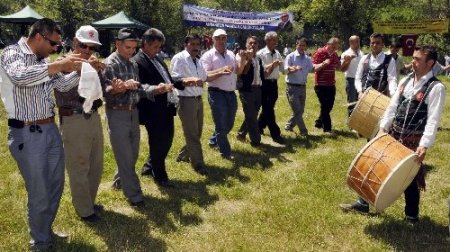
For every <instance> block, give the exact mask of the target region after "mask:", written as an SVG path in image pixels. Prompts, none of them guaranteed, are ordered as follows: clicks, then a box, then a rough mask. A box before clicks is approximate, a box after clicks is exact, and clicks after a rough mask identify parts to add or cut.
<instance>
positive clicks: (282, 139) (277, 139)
mask: <svg viewBox="0 0 450 252" xmlns="http://www.w3.org/2000/svg"><path fill="white" fill-rule="evenodd" d="M273 141H274V142H275V143H278V144H286V141H284V138H282V137H281V136H279V137H275V138H273Z"/></svg>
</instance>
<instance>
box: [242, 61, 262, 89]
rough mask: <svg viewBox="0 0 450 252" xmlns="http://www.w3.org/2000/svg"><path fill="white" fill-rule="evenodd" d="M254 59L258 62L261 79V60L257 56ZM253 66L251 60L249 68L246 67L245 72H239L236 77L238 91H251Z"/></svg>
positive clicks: (253, 74)
mask: <svg viewBox="0 0 450 252" xmlns="http://www.w3.org/2000/svg"><path fill="white" fill-rule="evenodd" d="M256 60H257V61H258V63H259V76H260V78H261V81H262V80H263V78H264V67H263V65H262V61H261V59H260V58H259V57H256ZM254 69H255V66H253V60H252V62H251V65H250V68H249V69H248V72H247V73H245V74H241V76H239V79H238V89H239V91H247V92H250V91H252V83H253V79H254V78H255V73H254Z"/></svg>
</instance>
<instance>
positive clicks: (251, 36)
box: [245, 35, 258, 43]
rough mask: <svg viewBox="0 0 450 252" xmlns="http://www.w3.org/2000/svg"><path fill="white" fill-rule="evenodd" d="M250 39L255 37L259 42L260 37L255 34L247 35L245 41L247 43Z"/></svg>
mask: <svg viewBox="0 0 450 252" xmlns="http://www.w3.org/2000/svg"><path fill="white" fill-rule="evenodd" d="M249 39H253V40H255V41H256V42H257V43H258V37H256V36H253V35H249V36H247V38H246V39H245V43H247V42H248V40H249Z"/></svg>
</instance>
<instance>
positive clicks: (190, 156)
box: [170, 34, 208, 175]
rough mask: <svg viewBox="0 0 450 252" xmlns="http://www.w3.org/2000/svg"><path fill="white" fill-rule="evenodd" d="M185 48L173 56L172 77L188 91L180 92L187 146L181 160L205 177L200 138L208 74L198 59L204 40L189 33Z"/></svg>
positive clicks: (180, 106)
mask: <svg viewBox="0 0 450 252" xmlns="http://www.w3.org/2000/svg"><path fill="white" fill-rule="evenodd" d="M184 45H185V49H184V50H183V51H181V52H179V53H177V54H176V55H175V56H173V58H172V61H171V63H170V65H171V67H170V68H171V70H172V73H171V74H172V78H173V79H174V80H181V81H183V83H184V86H185V88H184V90H179V91H178V98H179V99H180V101H179V106H178V115H179V117H180V120H181V125H182V127H183V133H184V138H185V140H186V144H185V145H184V146H183V147H182V148H181V150H180V151H179V153H178V157H177V161H187V162H190V163H191V165H192V168H194V170H195V171H196V172H198V173H199V174H201V175H206V174H207V173H208V171H207V169H206V167H205V161H204V159H203V150H202V144H201V142H200V138H201V136H202V130H203V100H202V93H203V83H204V81H206V80H207V73H206V71H205V69H204V68H203V65H202V63H201V62H200V60H199V58H198V56H199V53H200V45H201V37H200V36H199V35H197V34H189V35H187V36H186V38H185V39H184Z"/></svg>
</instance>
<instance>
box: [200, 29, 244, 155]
mask: <svg viewBox="0 0 450 252" xmlns="http://www.w3.org/2000/svg"><path fill="white" fill-rule="evenodd" d="M213 41H214V47H213V48H212V49H210V50H209V51H207V52H206V53H204V54H203V56H202V57H201V59H200V61H201V62H202V65H203V66H204V67H205V70H206V72H207V74H208V101H209V104H210V106H211V112H212V116H213V121H214V124H215V129H214V133H213V135H212V136H211V138H210V139H209V144H210V145H211V146H215V145H218V146H219V151H220V154H221V156H222V157H223V158H225V159H228V160H233V159H234V156H233V155H231V147H230V143H229V141H228V133H230V131H231V129H232V128H233V125H234V119H235V117H236V111H237V99H236V94H235V93H234V91H235V90H236V74H240V73H241V72H242V70H243V67H244V64H241V68H240V69H238V66H237V62H236V59H235V55H234V53H233V52H231V51H230V50H227V49H226V41H227V33H226V32H225V31H224V30H222V29H217V30H215V31H214V33H213ZM242 60H245V58H242ZM244 63H245V62H244Z"/></svg>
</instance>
